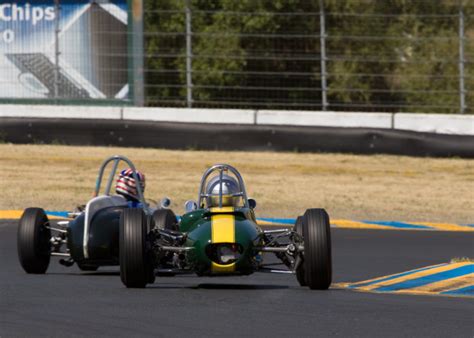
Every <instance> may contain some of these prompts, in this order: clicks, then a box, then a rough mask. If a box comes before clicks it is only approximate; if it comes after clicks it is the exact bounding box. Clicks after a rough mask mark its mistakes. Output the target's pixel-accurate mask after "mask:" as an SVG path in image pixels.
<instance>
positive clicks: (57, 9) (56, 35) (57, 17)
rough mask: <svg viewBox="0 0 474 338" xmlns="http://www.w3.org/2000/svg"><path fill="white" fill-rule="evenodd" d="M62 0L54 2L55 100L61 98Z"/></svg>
mask: <svg viewBox="0 0 474 338" xmlns="http://www.w3.org/2000/svg"><path fill="white" fill-rule="evenodd" d="M59 1H60V0H54V13H55V16H54V23H55V28H54V98H55V99H58V98H59V55H60V54H61V52H60V51H59V33H60V27H59V20H60V16H61V15H60V13H61V5H60V3H59Z"/></svg>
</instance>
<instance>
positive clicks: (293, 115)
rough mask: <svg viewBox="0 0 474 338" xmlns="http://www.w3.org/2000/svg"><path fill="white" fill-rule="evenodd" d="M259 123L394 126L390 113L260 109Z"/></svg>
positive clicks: (351, 126) (258, 113) (352, 126)
mask: <svg viewBox="0 0 474 338" xmlns="http://www.w3.org/2000/svg"><path fill="white" fill-rule="evenodd" d="M257 124H262V125H286V126H314V127H315V126H318V127H346V128H354V127H355V128H357V127H361V128H384V129H390V128H392V114H390V113H351V112H314V111H281V110H260V111H258V112H257Z"/></svg>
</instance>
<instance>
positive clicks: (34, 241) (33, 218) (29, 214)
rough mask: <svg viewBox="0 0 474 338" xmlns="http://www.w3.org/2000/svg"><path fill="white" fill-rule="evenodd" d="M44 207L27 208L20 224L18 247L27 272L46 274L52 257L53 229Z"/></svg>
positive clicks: (21, 262)
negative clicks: (50, 226)
mask: <svg viewBox="0 0 474 338" xmlns="http://www.w3.org/2000/svg"><path fill="white" fill-rule="evenodd" d="M48 222H49V221H48V217H47V216H46V214H45V212H44V210H43V209H40V208H27V209H25V211H24V212H23V215H22V216H21V219H20V222H19V224H18V233H17V247H18V258H19V259H20V264H21V266H22V267H23V270H25V271H26V272H27V273H35V274H44V273H45V272H46V270H48V266H49V261H50V258H51V243H50V240H51V230H50V229H48V228H46V225H47V224H48Z"/></svg>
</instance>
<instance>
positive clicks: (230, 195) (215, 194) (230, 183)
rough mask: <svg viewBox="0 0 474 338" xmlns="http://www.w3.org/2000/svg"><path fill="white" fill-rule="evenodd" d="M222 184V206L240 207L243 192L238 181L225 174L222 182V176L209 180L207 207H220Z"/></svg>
mask: <svg viewBox="0 0 474 338" xmlns="http://www.w3.org/2000/svg"><path fill="white" fill-rule="evenodd" d="M221 182H222V206H223V207H230V206H234V207H235V206H238V204H239V203H240V201H241V194H239V193H240V192H241V190H240V188H239V184H238V183H237V180H236V179H235V178H233V177H231V176H229V175H226V174H223V175H222V181H221V176H220V175H217V176H214V177H213V178H212V179H210V180H209V182H208V183H207V186H206V194H207V206H208V207H209V208H211V207H218V206H219V194H220V189H221Z"/></svg>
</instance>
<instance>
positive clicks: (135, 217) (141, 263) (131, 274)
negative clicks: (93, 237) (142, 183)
mask: <svg viewBox="0 0 474 338" xmlns="http://www.w3.org/2000/svg"><path fill="white" fill-rule="evenodd" d="M146 229H147V222H146V216H145V213H144V212H143V210H142V209H135V208H134V209H124V211H123V213H122V216H121V217H120V243H119V251H120V278H121V280H122V282H123V284H124V285H125V286H126V287H127V288H144V287H145V286H146V284H147V283H149V282H153V278H152V276H153V268H152V265H151V262H150V259H149V256H148V253H147V251H146V236H147V231H146ZM153 277H154V276H153Z"/></svg>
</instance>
